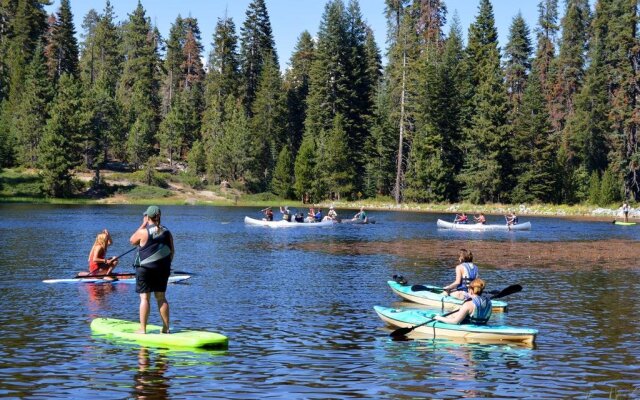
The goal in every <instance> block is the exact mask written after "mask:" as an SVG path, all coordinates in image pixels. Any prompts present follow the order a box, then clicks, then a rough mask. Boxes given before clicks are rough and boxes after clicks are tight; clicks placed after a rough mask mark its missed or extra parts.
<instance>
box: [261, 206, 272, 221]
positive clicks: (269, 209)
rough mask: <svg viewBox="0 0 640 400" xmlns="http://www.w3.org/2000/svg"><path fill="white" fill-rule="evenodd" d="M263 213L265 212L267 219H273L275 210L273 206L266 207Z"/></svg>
mask: <svg viewBox="0 0 640 400" xmlns="http://www.w3.org/2000/svg"><path fill="white" fill-rule="evenodd" d="M262 213H263V214H264V220H265V221H273V210H271V207H267V208H265V209H264V210H262Z"/></svg>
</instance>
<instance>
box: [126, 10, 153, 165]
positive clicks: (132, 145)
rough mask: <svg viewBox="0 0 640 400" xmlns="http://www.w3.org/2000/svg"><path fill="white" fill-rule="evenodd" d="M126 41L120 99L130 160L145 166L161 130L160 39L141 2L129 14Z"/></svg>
mask: <svg viewBox="0 0 640 400" xmlns="http://www.w3.org/2000/svg"><path fill="white" fill-rule="evenodd" d="M123 40H124V48H125V54H124V56H125V61H124V64H123V72H122V75H121V77H120V81H119V83H118V89H117V98H118V100H119V102H120V104H121V105H122V111H123V117H124V123H125V125H124V128H125V130H126V131H128V135H127V139H126V153H127V156H128V159H129V161H131V162H133V163H134V164H135V165H141V164H143V163H144V162H145V161H146V160H147V159H148V157H149V156H150V155H151V153H152V145H153V139H154V137H155V134H156V131H157V127H158V110H159V98H158V89H159V84H158V75H157V72H156V71H157V67H158V55H157V46H158V38H157V35H156V33H155V32H154V30H152V29H151V24H150V22H149V19H148V18H147V17H146V15H145V10H144V8H143V7H142V4H140V2H138V6H137V7H136V9H135V10H134V12H133V13H132V14H130V15H129V21H127V23H126V25H125V27H124V35H123ZM122 155H123V156H124V155H125V154H122Z"/></svg>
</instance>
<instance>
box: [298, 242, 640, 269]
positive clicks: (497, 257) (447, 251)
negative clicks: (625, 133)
mask: <svg viewBox="0 0 640 400" xmlns="http://www.w3.org/2000/svg"><path fill="white" fill-rule="evenodd" d="M296 248H298V249H299V248H303V249H305V250H312V251H319V252H327V253H330V254H336V255H344V254H393V255H396V256H402V257H406V258H410V259H417V260H419V261H418V262H417V263H418V264H423V265H427V264H434V263H435V264H444V265H452V263H454V261H455V259H456V256H457V254H458V250H459V249H461V248H466V249H470V250H472V251H473V254H474V259H475V261H476V262H477V263H478V264H480V265H483V264H485V265H492V266H495V267H505V268H513V267H518V266H523V267H524V266H527V267H541V268H550V269H585V268H606V269H616V268H630V267H631V268H640V263H639V262H638V257H637V254H639V252H640V243H639V242H635V241H625V240H617V239H616V240H599V241H575V242H489V241H481V240H468V241H461V240H402V241H394V242H373V243H370V242H367V243H351V244H331V243H329V244H327V243H298V244H296Z"/></svg>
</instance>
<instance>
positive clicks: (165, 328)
mask: <svg viewBox="0 0 640 400" xmlns="http://www.w3.org/2000/svg"><path fill="white" fill-rule="evenodd" d="M154 295H155V296H156V302H157V303H158V310H159V311H160V318H162V333H169V302H168V301H167V298H166V297H165V295H164V292H155V293H154Z"/></svg>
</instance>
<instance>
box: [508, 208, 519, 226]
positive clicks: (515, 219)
mask: <svg viewBox="0 0 640 400" xmlns="http://www.w3.org/2000/svg"><path fill="white" fill-rule="evenodd" d="M505 218H506V219H507V225H516V224H517V223H518V216H517V215H516V214H515V213H514V212H513V211H511V212H510V213H509V214H507V215H505Z"/></svg>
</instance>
